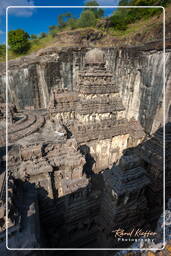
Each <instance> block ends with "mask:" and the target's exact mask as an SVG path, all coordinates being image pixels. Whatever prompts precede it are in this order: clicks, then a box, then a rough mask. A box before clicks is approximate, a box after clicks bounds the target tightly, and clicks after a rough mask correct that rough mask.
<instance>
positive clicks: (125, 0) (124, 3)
mask: <svg viewBox="0 0 171 256" xmlns="http://www.w3.org/2000/svg"><path fill="white" fill-rule="evenodd" d="M127 5H129V0H120V2H119V6H127Z"/></svg>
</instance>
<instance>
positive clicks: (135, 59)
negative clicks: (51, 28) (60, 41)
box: [0, 48, 171, 133]
mask: <svg viewBox="0 0 171 256" xmlns="http://www.w3.org/2000/svg"><path fill="white" fill-rule="evenodd" d="M88 50H89V49H88V48H83V49H81V48H80V49H79V48H63V49H57V48H56V49H53V51H51V52H48V51H45V50H44V52H42V53H41V54H39V56H36V55H35V56H31V57H30V56H28V57H23V58H21V59H18V60H14V61H10V62H9V101H10V102H13V103H15V104H16V105H17V107H18V108H20V109H23V108H28V107H29V108H30V107H31V108H35V109H37V108H46V107H47V105H48V103H49V95H50V91H51V88H53V87H59V88H68V89H69V90H74V89H75V87H76V81H77V73H78V72H77V71H79V70H81V69H82V67H83V65H84V56H85V53H86V52H87V51H88ZM103 50H104V51H105V53H106V65H107V66H108V67H109V68H110V69H111V70H112V73H113V76H114V80H115V83H116V84H119V88H120V95H121V97H122V101H123V104H124V107H125V108H126V112H125V113H126V118H128V119H131V118H132V117H134V118H135V119H137V120H138V119H139V120H140V122H141V124H142V126H143V127H144V128H145V130H146V132H147V133H150V132H155V130H156V129H157V128H158V127H159V125H160V124H162V123H163V120H162V118H163V82H164V81H163V53H162V51H153V52H152V51H144V50H142V49H141V48H129V49H114V48H105V49H103ZM170 64H171V54H170V52H169V51H168V52H167V53H166V91H167V93H166V103H167V104H168V105H167V109H166V113H168V112H169V105H170V102H169V95H170V93H169V92H170V89H169V88H170V76H171V74H170V69H169V67H170ZM0 66H1V70H2V71H1V73H0V94H1V96H2V97H3V98H5V65H4V64H0Z"/></svg>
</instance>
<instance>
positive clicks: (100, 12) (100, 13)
mask: <svg viewBox="0 0 171 256" xmlns="http://www.w3.org/2000/svg"><path fill="white" fill-rule="evenodd" d="M85 6H99V4H98V3H97V2H96V1H89V2H87V3H86V4H85ZM86 10H90V11H92V12H93V13H94V15H95V17H96V18H97V19H99V18H101V17H102V16H103V15H104V10H103V9H101V8H85V9H84V11H86Z"/></svg>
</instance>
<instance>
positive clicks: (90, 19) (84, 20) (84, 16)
mask: <svg viewBox="0 0 171 256" xmlns="http://www.w3.org/2000/svg"><path fill="white" fill-rule="evenodd" d="M78 24H79V27H81V28H85V27H94V26H95V25H96V17H95V15H94V13H93V12H92V11H91V10H86V11H84V12H82V13H81V16H80V19H79V21H78Z"/></svg>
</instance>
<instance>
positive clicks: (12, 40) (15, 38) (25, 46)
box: [8, 29, 30, 54]
mask: <svg viewBox="0 0 171 256" xmlns="http://www.w3.org/2000/svg"><path fill="white" fill-rule="evenodd" d="M29 38H30V36H29V34H28V33H27V32H25V31H24V30H22V29H17V30H11V31H9V33H8V43H9V46H10V48H11V50H12V51H14V52H15V53H18V54H21V53H25V52H27V51H28V50H29V49H30V42H29Z"/></svg>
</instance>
